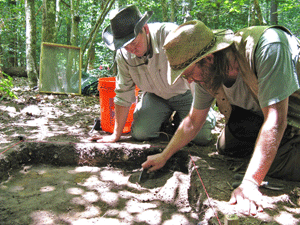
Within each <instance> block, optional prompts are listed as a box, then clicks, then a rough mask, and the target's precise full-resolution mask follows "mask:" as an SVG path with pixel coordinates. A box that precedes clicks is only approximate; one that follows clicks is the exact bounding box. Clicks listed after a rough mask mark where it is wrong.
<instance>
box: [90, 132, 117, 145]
mask: <svg viewBox="0 0 300 225" xmlns="http://www.w3.org/2000/svg"><path fill="white" fill-rule="evenodd" d="M118 140H119V138H117V137H116V135H114V134H112V135H109V136H93V137H91V138H89V141H96V142H98V143H114V142H117V141H118Z"/></svg>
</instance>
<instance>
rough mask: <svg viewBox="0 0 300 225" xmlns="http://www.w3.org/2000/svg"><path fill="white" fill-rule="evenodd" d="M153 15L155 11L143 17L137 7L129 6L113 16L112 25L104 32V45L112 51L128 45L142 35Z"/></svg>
mask: <svg viewBox="0 0 300 225" xmlns="http://www.w3.org/2000/svg"><path fill="white" fill-rule="evenodd" d="M152 14H153V11H147V12H146V13H145V14H144V15H143V16H142V14H141V13H140V11H139V9H138V8H137V7H136V6H135V5H129V6H127V7H126V8H124V9H121V10H120V11H119V12H118V13H116V14H113V15H111V16H110V25H109V26H108V27H106V28H105V29H104V31H103V32H102V39H103V41H104V43H105V44H106V46H107V47H108V48H109V49H110V50H112V51H115V50H118V49H120V48H122V47H124V46H126V45H128V44H129V43H130V42H132V41H133V40H134V39H135V38H136V36H137V35H138V34H139V33H140V31H141V30H142V29H143V27H144V25H145V24H146V23H147V21H148V20H149V19H150V17H151V16H152Z"/></svg>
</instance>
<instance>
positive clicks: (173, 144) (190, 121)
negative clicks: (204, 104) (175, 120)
mask: <svg viewBox="0 0 300 225" xmlns="http://www.w3.org/2000/svg"><path fill="white" fill-rule="evenodd" d="M194 111H195V110H192V114H189V115H188V116H187V117H186V118H185V119H184V120H183V121H182V122H181V124H180V125H179V127H178V129H177V131H176V132H175V135H174V136H173V138H172V139H171V141H170V142H169V144H168V145H167V147H166V148H165V149H164V151H163V152H162V154H163V155H164V157H165V159H166V160H168V159H169V158H170V157H171V156H172V155H174V154H175V153H176V152H177V151H179V150H180V149H181V148H183V147H184V146H185V145H187V144H188V143H189V142H190V141H191V140H193V139H194V137H195V136H196V135H197V134H198V132H199V131H200V130H201V128H202V127H203V125H204V123H205V121H206V117H207V114H208V111H209V108H208V109H205V110H197V116H195V114H194V113H193V112H194ZM195 117H198V118H197V119H195Z"/></svg>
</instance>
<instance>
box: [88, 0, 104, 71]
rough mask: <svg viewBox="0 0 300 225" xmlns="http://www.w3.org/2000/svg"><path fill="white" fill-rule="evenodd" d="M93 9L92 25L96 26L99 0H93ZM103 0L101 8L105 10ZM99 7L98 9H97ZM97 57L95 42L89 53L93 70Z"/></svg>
mask: <svg viewBox="0 0 300 225" xmlns="http://www.w3.org/2000/svg"><path fill="white" fill-rule="evenodd" d="M93 5H94V7H93V11H92V13H93V14H92V15H93V16H92V19H91V25H92V26H95V24H96V18H97V10H98V7H97V6H98V0H93ZM103 6H104V5H103V1H101V6H100V9H101V10H102V11H103ZM96 9H97V10H96ZM95 58H96V50H95V44H93V45H92V46H91V50H90V54H89V63H88V69H89V70H93V69H94V67H95Z"/></svg>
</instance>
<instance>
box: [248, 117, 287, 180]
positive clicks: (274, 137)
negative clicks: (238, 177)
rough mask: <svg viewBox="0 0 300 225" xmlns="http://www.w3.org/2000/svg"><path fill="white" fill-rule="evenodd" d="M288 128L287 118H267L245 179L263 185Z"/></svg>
mask: <svg viewBox="0 0 300 225" xmlns="http://www.w3.org/2000/svg"><path fill="white" fill-rule="evenodd" d="M286 126H287V123H286V117H285V118H276V117H274V116H273V117H272V116H269V117H267V119H266V120H265V122H264V124H263V126H262V127H261V130H260V132H259V135H258V138H257V140H256V145H255V148H254V153H253V155H252V158H251V160H250V163H249V166H248V169H247V171H246V174H245V179H248V180H252V181H254V182H256V183H257V184H258V185H259V184H261V182H262V181H263V180H264V178H265V176H266V174H267V173H268V171H269V169H270V167H271V165H272V163H273V161H274V158H275V156H276V154H277V150H278V147H279V145H280V142H281V140H282V137H283V134H284V131H285V129H286Z"/></svg>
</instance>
